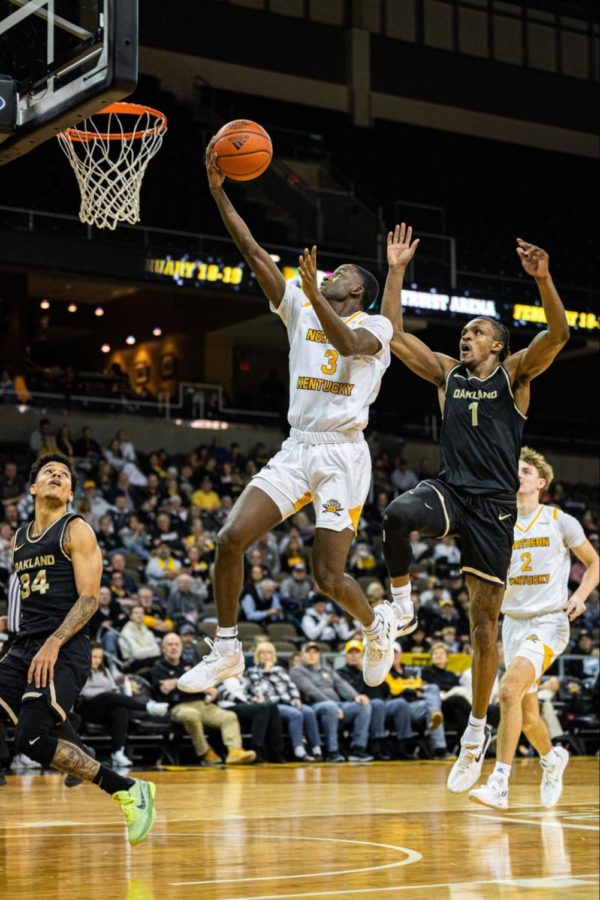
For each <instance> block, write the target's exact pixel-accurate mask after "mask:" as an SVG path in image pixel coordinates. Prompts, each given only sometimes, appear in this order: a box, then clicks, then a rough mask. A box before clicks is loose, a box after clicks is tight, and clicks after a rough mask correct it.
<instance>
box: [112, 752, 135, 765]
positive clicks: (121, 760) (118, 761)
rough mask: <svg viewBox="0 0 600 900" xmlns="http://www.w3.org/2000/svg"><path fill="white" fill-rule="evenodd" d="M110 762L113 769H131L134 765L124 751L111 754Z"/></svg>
mask: <svg viewBox="0 0 600 900" xmlns="http://www.w3.org/2000/svg"><path fill="white" fill-rule="evenodd" d="M110 761H111V763H112V767H113V769H130V768H131V767H132V765H133V763H132V761H131V760H130V759H129V757H128V756H125V753H124V752H123V751H122V750H117V751H116V752H115V753H112V754H111V757H110Z"/></svg>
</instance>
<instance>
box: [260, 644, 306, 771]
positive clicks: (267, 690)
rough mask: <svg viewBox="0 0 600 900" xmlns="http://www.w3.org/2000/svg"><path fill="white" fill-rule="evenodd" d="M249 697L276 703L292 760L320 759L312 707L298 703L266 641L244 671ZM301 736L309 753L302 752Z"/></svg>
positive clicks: (297, 691)
mask: <svg viewBox="0 0 600 900" xmlns="http://www.w3.org/2000/svg"><path fill="white" fill-rule="evenodd" d="M245 674H246V676H247V678H248V681H249V683H250V687H249V690H250V694H251V696H252V697H256V698H261V699H264V700H267V701H268V702H269V703H276V704H277V708H278V710H279V715H280V717H281V719H282V721H284V722H287V726H288V731H289V734H290V740H291V742H292V747H293V750H294V756H295V757H296V759H302V760H305V761H307V762H314V761H315V760H317V761H318V760H321V759H322V758H323V751H322V748H321V738H320V737H319V726H318V724H317V717H316V714H315V711H314V709H313V708H312V706H308V705H306V704H304V703H302V700H301V698H300V691H299V690H298V688H297V687H296V685H295V684H294V682H293V681H292V679H291V678H290V675H289V673H288V672H286V670H285V669H284V668H283V667H282V666H278V665H277V653H276V651H275V647H274V646H273V644H271V643H270V641H262V642H261V643H260V644H259V645H258V646H257V647H256V649H255V651H254V666H252V667H250V668H249V669H246V673H245ZM303 735H304V736H305V737H306V739H307V742H308V747H309V752H308V753H307V752H306V748H305V746H304V740H303Z"/></svg>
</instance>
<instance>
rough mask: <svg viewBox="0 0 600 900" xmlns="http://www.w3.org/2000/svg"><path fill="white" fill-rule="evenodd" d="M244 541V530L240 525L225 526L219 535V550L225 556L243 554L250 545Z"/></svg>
mask: <svg viewBox="0 0 600 900" xmlns="http://www.w3.org/2000/svg"><path fill="white" fill-rule="evenodd" d="M250 543H252V542H251V541H250V542H247V541H246V540H245V539H244V532H243V529H242V528H240V527H239V526H238V525H235V524H232V525H224V526H223V528H221V530H220V531H219V533H218V534H217V550H218V552H219V553H221V554H223V553H225V554H232V555H235V554H242V553H243V552H244V551H245V550H246V549H247V547H248V546H249V545H250Z"/></svg>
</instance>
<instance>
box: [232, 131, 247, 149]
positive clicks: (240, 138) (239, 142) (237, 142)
mask: <svg viewBox="0 0 600 900" xmlns="http://www.w3.org/2000/svg"><path fill="white" fill-rule="evenodd" d="M247 140H248V135H247V134H239V135H237V137H234V138H229V143H230V144H233V146H234V147H235V149H236V150H241V149H242V147H243V146H244V144H245V143H246V141H247Z"/></svg>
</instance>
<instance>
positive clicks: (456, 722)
mask: <svg viewBox="0 0 600 900" xmlns="http://www.w3.org/2000/svg"><path fill="white" fill-rule="evenodd" d="M447 667H448V651H447V650H446V648H445V647H444V645H443V644H434V645H433V647H432V648H431V665H430V666H426V667H425V668H424V669H423V670H422V672H421V675H422V678H423V681H424V682H426V683H427V684H436V685H437V686H438V688H439V689H440V697H441V698H442V712H443V713H444V719H445V721H446V723H447V724H451V725H453V726H454V729H455V730H456V731H457V732H458V733H459V734H462V733H463V732H464V731H465V729H466V727H467V725H468V723H469V714H470V712H471V704H470V703H469V701H468V699H467V697H468V692H467V690H466V689H465V688H464V687H462V686H461V684H460V678H459V677H458V675H456V674H455V673H454V672H450V671H449V670H448V668H447Z"/></svg>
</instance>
